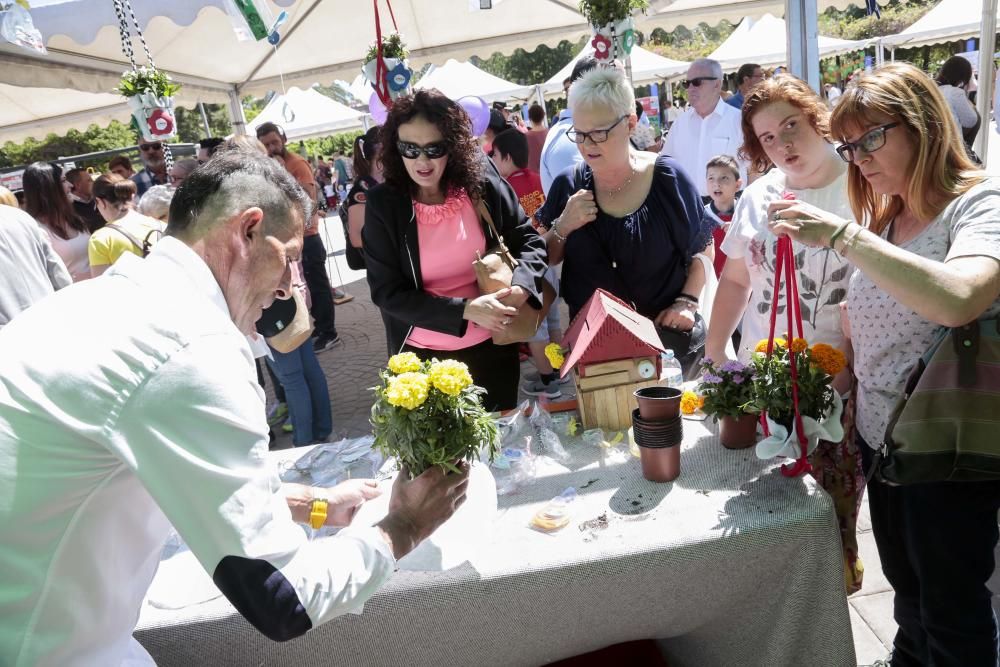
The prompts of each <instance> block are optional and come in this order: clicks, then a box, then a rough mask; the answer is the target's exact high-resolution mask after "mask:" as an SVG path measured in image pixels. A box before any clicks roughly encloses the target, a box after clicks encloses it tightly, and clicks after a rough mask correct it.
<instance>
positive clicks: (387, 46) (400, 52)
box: [364, 32, 409, 63]
mask: <svg viewBox="0 0 1000 667" xmlns="http://www.w3.org/2000/svg"><path fill="white" fill-rule="evenodd" d="M407 55H409V54H408V52H407V50H406V45H405V44H403V37H402V36H401V35H400V34H399V33H398V32H393V33H389V34H388V35H383V36H382V57H383V58H398V59H400V60H405V59H406V56H407ZM377 57H378V43H377V42H373V43H372V45H371V46H369V47H368V52H367V53H365V60H364V62H366V63H367V62H370V61H372V60H375V58H377Z"/></svg>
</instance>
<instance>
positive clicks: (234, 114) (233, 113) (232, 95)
mask: <svg viewBox="0 0 1000 667" xmlns="http://www.w3.org/2000/svg"><path fill="white" fill-rule="evenodd" d="M229 117H230V119H231V121H232V124H233V134H236V135H243V134H246V133H247V117H246V116H245V115H244V114H243V104H242V103H241V102H240V94H239V93H238V92H237V90H236V88H233V89H232V90H230V91H229Z"/></svg>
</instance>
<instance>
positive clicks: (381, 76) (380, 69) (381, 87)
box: [372, 0, 399, 109]
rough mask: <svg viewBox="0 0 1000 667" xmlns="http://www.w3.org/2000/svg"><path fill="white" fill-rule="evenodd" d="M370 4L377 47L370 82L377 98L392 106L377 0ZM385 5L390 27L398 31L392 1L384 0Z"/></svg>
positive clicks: (387, 105) (386, 106)
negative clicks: (373, 12)
mask: <svg viewBox="0 0 1000 667" xmlns="http://www.w3.org/2000/svg"><path fill="white" fill-rule="evenodd" d="M372 5H373V7H374V9H375V48H376V49H377V55H376V56H375V58H376V59H375V81H373V82H372V84H373V85H374V86H375V94H376V95H378V98H379V100H380V101H381V102H382V104H383V105H385V108H386V109H388V108H390V107H392V98H391V97H390V96H389V68H388V67H386V66H385V57H384V56H383V54H382V21H381V18H380V17H379V13H378V0H372ZM385 5H386V7H388V8H389V17H390V18H391V19H392V29H393V30H395V31H396V32H397V33H398V32H399V27H398V26H397V25H396V15H395V14H394V13H393V11H392V3H391V2H390V1H389V0H385Z"/></svg>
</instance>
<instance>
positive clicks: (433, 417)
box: [371, 352, 499, 477]
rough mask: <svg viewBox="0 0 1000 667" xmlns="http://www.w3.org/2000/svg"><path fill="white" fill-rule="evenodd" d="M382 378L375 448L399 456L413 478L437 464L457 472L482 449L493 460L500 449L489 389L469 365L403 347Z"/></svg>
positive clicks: (378, 389) (375, 419) (377, 393)
mask: <svg viewBox="0 0 1000 667" xmlns="http://www.w3.org/2000/svg"><path fill="white" fill-rule="evenodd" d="M379 380H380V381H379V384H378V386H376V387H375V388H374V392H375V404H374V405H373V406H372V413H371V423H372V428H373V432H374V434H375V448H376V449H377V450H379V451H380V452H381V453H382V454H384V455H386V456H394V457H396V458H397V459H398V460H399V462H400V464H402V465H403V466H405V467H406V470H407V471H408V472H409V474H410V475H411V476H412V477H415V476H417V475H419V474H420V473H422V472H423V471H425V470H427V469H428V468H430V467H432V466H440V467H442V468H444V469H446V470H451V471H455V472H457V471H458V469H457V467H456V463H457V462H459V461H463V460H464V461H468V462H473V461H476V460H477V459H479V457H480V455H481V453H485V454H486V455H487V457H488V458H489V460H490V461H492V460H493V459H494V458H495V456H496V454H497V453H498V452H499V437H498V432H497V426H496V423H495V421H494V420H493V417H492V416H491V415H490V414H489V413H488V412H486V410H485V409H484V408H483V405H482V395H483V393H484V390H483V389H482V388H481V387H478V386H476V385H474V384H473V383H472V377H471V376H470V375H469V370H468V368H467V367H466V366H465V364H462V363H459V362H457V361H450V360H445V361H437V360H436V359H435V360H431V361H422V360H420V359H419V358H418V357H417V355H415V354H413V353H412V352H404V353H402V354H397V355H395V356H393V357H392V358H391V359H389V365H388V368H387V369H385V370H383V371H382V372H381V373H380V374H379Z"/></svg>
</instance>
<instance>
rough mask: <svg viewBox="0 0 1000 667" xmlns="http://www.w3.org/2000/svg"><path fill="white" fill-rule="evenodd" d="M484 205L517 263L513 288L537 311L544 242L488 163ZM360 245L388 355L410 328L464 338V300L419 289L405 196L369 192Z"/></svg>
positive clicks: (413, 225) (384, 186)
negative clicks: (380, 315) (380, 320)
mask: <svg viewBox="0 0 1000 667" xmlns="http://www.w3.org/2000/svg"><path fill="white" fill-rule="evenodd" d="M483 172H484V177H483V188H482V190H483V203H484V204H486V209H487V210H488V211H489V212H490V216H491V217H492V218H493V224H495V225H496V226H497V229H498V231H499V232H500V234H501V235H502V236H503V238H504V242H505V243H506V244H507V247H508V248H509V249H510V252H511V254H512V255H513V256H514V257H515V258H516V259H517V260H518V262H519V264H518V267H517V269H515V271H514V280H513V284H514V285H516V286H518V287H522V288H524V289H525V290H526V291H527V292H528V294H529V295H530V296H529V297H528V303H529V304H531V305H532V306H533V307H535V308H541V303H542V280H543V275H544V274H545V269H546V268H547V265H548V253H547V251H546V249H545V241H544V239H542V237H541V236H539V235H538V233H537V232H536V231H535V230H534V228H533V227H532V226H531V223H530V222H528V217H527V216H526V215H525V214H524V210H522V209H521V205H520V203H519V202H518V199H517V196H516V195H515V194H514V190H513V189H512V188H511V187H510V184H508V183H507V181H505V180H504V179H503V177H501V176H500V174H499V173H498V172H497V171H496V168H495V167H494V166H493V165H492V163H490V164H488V165H484V167H483ZM479 222H480V224H481V225H482V228H483V236H484V237H485V238H486V248H487V250H490V249H492V248H494V247H496V246H497V244H498V239H497V238H495V236H494V235H493V232H492V230H491V229H490V226H489V224H487V223H486V221H485V220H482V219H480V221H479ZM361 237H362V240H363V241H364V249H365V263H366V264H367V268H368V286H369V288H370V289H371V297H372V301H373V302H374V303H375V305H376V306H378V307H379V309H380V310H381V311H382V320H383V321H384V322H385V333H386V342H387V343H388V345H389V354H390V355H393V354H396V353H397V352H399V351H400V350H401V349H402V347H403V344H404V343H405V342H406V338H407V337H408V336H409V335H410V330H411V329H412V328H413V327H414V326H418V327H421V328H424V329H431V330H433V331H439V332H441V333H446V334H449V335H452V336H463V335H465V330H466V327H467V326H468V324H469V322H468V320H466V319H464V318H463V317H462V314H463V313H464V312H465V302H466V300H465V299H460V298H453V297H441V296H434V295H433V294H430V293H428V292H425V291H424V290H423V280H422V279H421V273H420V249H419V245H418V243H417V221H416V218H415V215H414V212H413V204H412V202H411V199H410V195H409V193H407V192H400V191H398V190H396V189H395V188H393V187H391V186H390V185H389V184H388V183H381V184H379V185H377V186H375V187H373V188H372V189H371V190H369V191H368V203H367V205H366V207H365V226H364V228H363V229H362V232H361Z"/></svg>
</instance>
